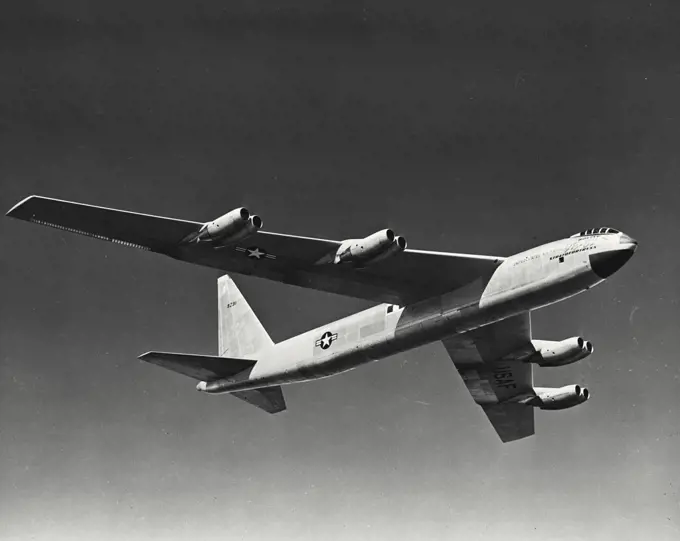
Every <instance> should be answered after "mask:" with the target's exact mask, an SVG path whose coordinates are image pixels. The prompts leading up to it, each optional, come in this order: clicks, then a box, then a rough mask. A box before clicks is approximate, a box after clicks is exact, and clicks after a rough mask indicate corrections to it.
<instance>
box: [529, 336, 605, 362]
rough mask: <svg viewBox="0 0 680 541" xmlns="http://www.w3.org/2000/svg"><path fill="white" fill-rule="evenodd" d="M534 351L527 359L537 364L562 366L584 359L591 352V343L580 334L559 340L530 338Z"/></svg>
mask: <svg viewBox="0 0 680 541" xmlns="http://www.w3.org/2000/svg"><path fill="white" fill-rule="evenodd" d="M531 343H532V345H533V346H534V348H535V349H536V353H534V354H533V355H531V357H529V359H528V361H529V362H531V363H536V364H537V365H539V366H564V365H565V364H571V363H575V362H576V361H580V360H581V359H585V358H586V357H587V356H588V355H590V354H591V353H592V352H593V344H591V343H590V342H588V341H587V340H584V339H583V338H581V337H580V336H575V337H573V338H567V339H566V340H562V341H561V342H553V341H552V340H532V341H531Z"/></svg>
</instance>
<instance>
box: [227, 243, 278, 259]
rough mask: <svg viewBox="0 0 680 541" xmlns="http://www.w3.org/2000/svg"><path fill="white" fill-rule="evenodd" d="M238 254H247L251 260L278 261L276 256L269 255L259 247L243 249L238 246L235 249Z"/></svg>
mask: <svg viewBox="0 0 680 541" xmlns="http://www.w3.org/2000/svg"><path fill="white" fill-rule="evenodd" d="M234 249H235V250H236V251H237V252H241V253H242V254H245V255H246V256H247V257H248V258H249V259H257V260H260V259H276V256H275V255H272V254H269V253H267V251H266V250H263V249H262V248H258V247H257V246H251V247H250V248H243V247H242V246H237V247H236V248H234Z"/></svg>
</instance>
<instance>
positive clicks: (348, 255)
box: [333, 229, 406, 267]
mask: <svg viewBox="0 0 680 541" xmlns="http://www.w3.org/2000/svg"><path fill="white" fill-rule="evenodd" d="M405 249H406V239H405V238H404V237H396V236H395V235H394V231H392V230H391V229H383V230H382V231H378V232H377V233H373V234H372V235H369V236H368V237H366V238H365V239H348V240H346V241H344V242H343V243H342V244H341V245H340V248H338V251H337V252H336V253H335V259H334V260H333V263H335V264H338V263H354V264H355V265H357V266H361V267H363V266H365V265H369V264H371V263H375V262H376V261H380V260H381V259H385V258H386V257H389V256H391V255H393V254H396V253H397V252H403V251H404V250H405Z"/></svg>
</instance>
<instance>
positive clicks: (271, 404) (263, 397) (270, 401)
mask: <svg viewBox="0 0 680 541" xmlns="http://www.w3.org/2000/svg"><path fill="white" fill-rule="evenodd" d="M231 395H233V396H235V397H236V398H238V399H240V400H243V401H244V402H248V404H251V405H253V406H255V407H258V408H260V409H261V410H264V411H266V412H267V413H279V412H280V411H283V410H285V409H286V400H285V399H284V398H283V391H282V390H281V386H278V385H277V386H276V387H264V388H262V389H253V390H251V391H236V392H233V393H231Z"/></svg>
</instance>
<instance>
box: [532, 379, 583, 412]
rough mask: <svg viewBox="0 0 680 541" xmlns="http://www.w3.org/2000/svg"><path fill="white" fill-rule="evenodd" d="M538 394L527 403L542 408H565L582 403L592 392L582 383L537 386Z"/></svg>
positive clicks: (535, 389)
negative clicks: (555, 386) (557, 386)
mask: <svg viewBox="0 0 680 541" xmlns="http://www.w3.org/2000/svg"><path fill="white" fill-rule="evenodd" d="M534 392H535V393H536V396H535V397H534V398H532V399H531V400H529V401H528V402H527V404H529V405H531V406H534V407H537V408H541V409H542V410H563V409H567V408H572V407H574V406H577V405H579V404H582V403H583V402H585V401H586V400H588V398H590V393H589V392H588V389H584V388H582V387H581V386H580V385H565V386H564V387H560V388H558V389H556V388H549V387H535V388H534Z"/></svg>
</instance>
